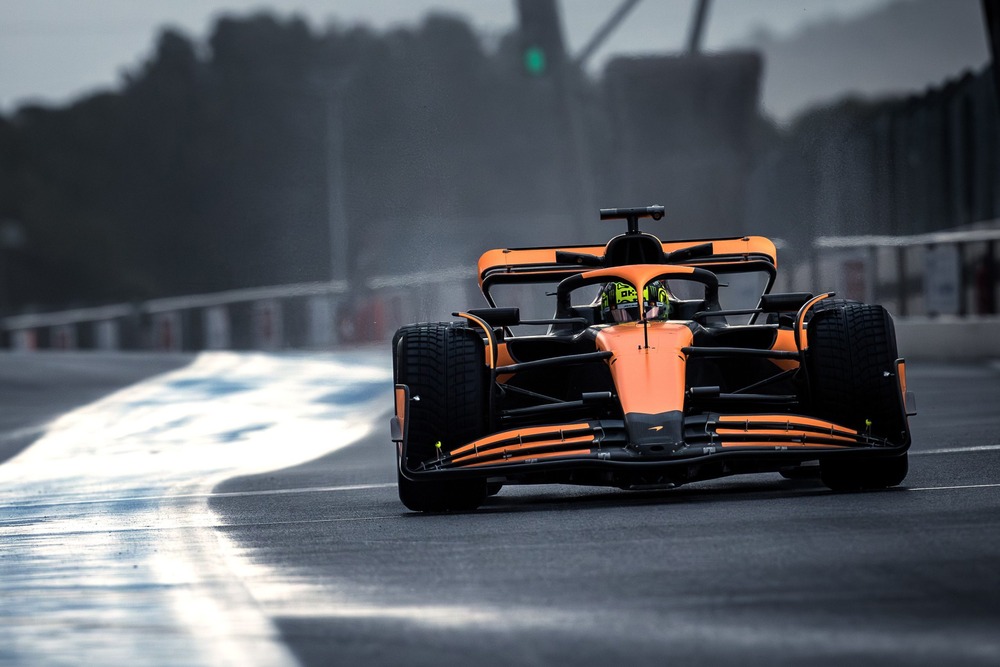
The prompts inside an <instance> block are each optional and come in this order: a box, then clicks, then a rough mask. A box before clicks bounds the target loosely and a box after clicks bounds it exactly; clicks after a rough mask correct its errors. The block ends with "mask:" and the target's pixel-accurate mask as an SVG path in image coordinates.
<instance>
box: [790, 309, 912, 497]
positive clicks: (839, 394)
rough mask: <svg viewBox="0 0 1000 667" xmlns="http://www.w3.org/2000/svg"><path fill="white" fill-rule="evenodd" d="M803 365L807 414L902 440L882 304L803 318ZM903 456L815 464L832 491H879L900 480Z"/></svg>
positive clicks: (891, 342)
mask: <svg viewBox="0 0 1000 667" xmlns="http://www.w3.org/2000/svg"><path fill="white" fill-rule="evenodd" d="M808 336H809V338H808V340H809V348H808V350H807V352H806V367H807V372H808V382H809V401H810V405H811V411H812V412H813V414H815V415H816V416H817V417H819V418H821V419H824V420H827V421H831V422H833V423H835V424H840V425H842V426H846V427H849V428H852V429H855V430H857V431H858V432H861V433H868V434H870V435H872V436H873V437H876V438H881V439H884V440H886V441H888V442H890V443H892V444H897V445H899V444H903V443H904V442H905V441H906V438H907V426H906V414H905V412H904V410H903V406H902V403H901V401H900V397H899V385H898V380H897V378H896V359H897V356H898V353H897V350H896V334H895V329H894V327H893V323H892V318H891V317H890V316H889V313H888V312H886V310H885V309H884V308H882V307H881V306H874V305H868V304H859V303H846V304H843V305H842V306H840V307H837V308H830V309H827V310H821V311H820V312H817V313H816V314H815V315H814V316H813V317H812V319H811V320H810V321H809V328H808ZM906 473H907V458H906V454H905V453H903V454H894V455H891V456H884V457H873V456H867V455H866V456H838V457H830V458H829V459H827V460H825V461H823V462H822V463H821V464H820V477H821V479H822V481H823V483H824V484H826V485H827V486H828V487H830V488H831V489H836V490H860V489H882V488H887V487H890V486H896V485H898V484H900V483H901V482H902V481H903V479H904V478H905V477H906Z"/></svg>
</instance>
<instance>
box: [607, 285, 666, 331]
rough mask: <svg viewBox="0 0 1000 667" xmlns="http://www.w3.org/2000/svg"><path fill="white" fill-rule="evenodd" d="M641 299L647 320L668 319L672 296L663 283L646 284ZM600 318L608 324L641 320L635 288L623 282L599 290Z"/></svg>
mask: <svg viewBox="0 0 1000 667" xmlns="http://www.w3.org/2000/svg"><path fill="white" fill-rule="evenodd" d="M642 299H643V301H644V302H645V304H646V312H645V318H646V319H647V320H665V319H667V318H668V317H670V311H671V307H670V304H671V301H673V295H671V293H670V289H669V288H668V287H667V284H666V283H665V282H664V281H662V280H654V281H652V282H650V283H648V284H647V285H646V286H645V287H644V288H643V290H642ZM601 318H602V320H603V321H604V322H607V323H609V324H611V323H617V322H638V321H639V320H641V319H642V314H641V313H640V312H639V299H638V298H637V295H636V292H635V288H634V287H632V286H631V285H629V284H628V283H625V282H611V283H608V284H607V285H605V286H604V288H603V289H602V290H601Z"/></svg>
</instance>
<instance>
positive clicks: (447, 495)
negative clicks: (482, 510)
mask: <svg viewBox="0 0 1000 667" xmlns="http://www.w3.org/2000/svg"><path fill="white" fill-rule="evenodd" d="M395 353H396V368H395V374H396V381H397V382H398V383H400V384H405V385H407V386H409V388H410V398H411V400H410V406H409V410H408V412H407V420H408V424H407V429H408V440H407V458H408V460H407V466H408V467H409V468H416V467H417V466H419V465H420V464H421V463H423V462H425V461H428V460H430V459H432V458H434V457H435V456H436V455H437V453H438V451H439V450H438V444H437V443H440V451H443V452H448V451H450V450H451V449H454V448H456V447H458V446H460V445H462V444H465V443H466V442H469V441H470V440H474V439H476V438H477V437H480V436H482V435H483V434H484V433H485V431H486V391H487V381H488V374H487V371H486V366H485V363H484V345H483V341H482V338H480V336H479V335H478V334H477V333H476V332H475V331H473V330H471V329H466V328H462V327H456V326H454V325H452V324H447V323H436V324H420V325H411V326H409V327H404V330H403V333H402V334H401V335H400V336H399V337H398V339H397V344H396V349H395ZM486 495H487V487H486V480H484V479H473V480H441V481H419V482H415V481H411V480H408V479H406V478H405V477H403V476H402V474H400V475H399V499H400V500H401V501H402V502H403V504H404V505H406V507H408V508H409V509H411V510H414V511H418V512H443V511H448V510H471V509H475V508H476V507H478V506H479V505H480V504H482V502H483V501H484V500H485V499H486Z"/></svg>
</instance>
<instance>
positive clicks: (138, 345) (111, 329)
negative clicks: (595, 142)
mask: <svg viewBox="0 0 1000 667" xmlns="http://www.w3.org/2000/svg"><path fill="white" fill-rule="evenodd" d="M998 241H1000V222H998V223H993V224H990V225H984V226H982V227H981V228H978V229H969V230H962V231H953V232H940V233H933V234H922V235H918V236H908V237H886V236H861V237H837V238H833V237H823V238H820V239H817V240H816V242H815V244H814V246H813V253H812V257H811V258H810V260H809V261H805V262H802V263H800V264H798V265H793V266H792V267H791V270H790V271H783V272H782V274H783V277H782V280H781V282H780V284H779V285H778V286H777V289H782V290H793V291H796V290H801V291H816V290H821V289H822V290H832V291H836V292H837V294H838V296H841V297H845V298H849V299H856V300H859V301H865V302H868V303H881V304H883V305H885V306H886V308H887V309H888V310H889V311H890V312H891V313H892V314H893V316H894V318H895V321H896V331H897V337H898V339H899V348H900V352H901V353H902V354H903V355H904V356H906V357H908V358H911V359H981V358H998V359H1000V315H998V313H997V306H998V303H997V294H998V292H1000V273H998V271H997V243H998ZM477 304H485V301H484V300H483V297H482V295H481V294H480V293H479V291H478V286H477V284H476V281H475V270H474V269H473V268H471V267H454V268H451V269H446V270H439V271H427V272H421V273H413V274H408V275H402V276H386V277H379V278H373V279H370V280H367V281H365V283H364V284H362V285H355V286H349V285H348V284H347V283H344V282H330V283H303V284H297V285H282V286H277V287H261V288H253V289H243V290H232V291H227V292H219V293H214V294H202V295H194V296H184V297H176V298H167V299H156V300H153V301H146V302H142V303H136V304H118V305H112V306H105V307H101V308H87V309H78V310H69V311H62V312H58V313H44V314H29V315H18V316H13V317H7V318H4V319H3V320H0V331H2V335H3V345H4V347H7V348H10V349H14V350H22V351H30V350H37V349H100V350H117V349H122V350H162V351H198V350H214V349H235V350H241V349H258V350H260V349H262V350H279V349H330V348H332V347H337V346H345V345H352V344H363V343H371V342H384V341H385V340H388V339H389V338H390V337H391V336H392V334H393V332H394V331H395V330H396V328H398V327H399V326H400V325H402V324H406V323H409V322H417V321H440V320H450V319H453V318H452V316H451V313H452V312H453V311H455V310H458V309H463V308H468V307H475V306H476V305H477Z"/></svg>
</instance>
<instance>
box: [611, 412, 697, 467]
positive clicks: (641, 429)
mask: <svg viewBox="0 0 1000 667" xmlns="http://www.w3.org/2000/svg"><path fill="white" fill-rule="evenodd" d="M625 429H626V430H627V431H628V436H629V443H630V445H631V446H632V447H633V448H634V449H636V450H637V451H638V452H639V453H640V454H648V455H651V456H655V455H657V454H666V453H670V452H673V451H675V450H677V449H679V448H680V447H683V446H684V413H683V412H682V411H680V410H672V411H670V412H661V413H659V414H645V413H642V412H629V413H626V414H625Z"/></svg>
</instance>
